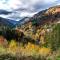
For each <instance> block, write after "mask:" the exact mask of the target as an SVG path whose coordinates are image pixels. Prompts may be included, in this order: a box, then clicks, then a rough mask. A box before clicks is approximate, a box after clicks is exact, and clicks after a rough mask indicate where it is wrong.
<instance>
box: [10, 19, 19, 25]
mask: <svg viewBox="0 0 60 60" xmlns="http://www.w3.org/2000/svg"><path fill="white" fill-rule="evenodd" d="M9 22H10V23H12V24H13V25H16V24H17V23H18V22H19V21H15V20H11V19H10V20H9Z"/></svg>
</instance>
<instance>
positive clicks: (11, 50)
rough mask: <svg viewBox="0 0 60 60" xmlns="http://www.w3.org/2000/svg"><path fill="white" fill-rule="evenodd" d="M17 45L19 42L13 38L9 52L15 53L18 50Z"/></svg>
mask: <svg viewBox="0 0 60 60" xmlns="http://www.w3.org/2000/svg"><path fill="white" fill-rule="evenodd" d="M17 47H18V46H17V42H16V41H14V40H11V42H10V43H9V47H8V50H9V52H11V53H14V52H16V50H17Z"/></svg>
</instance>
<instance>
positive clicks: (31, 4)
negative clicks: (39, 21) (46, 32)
mask: <svg viewBox="0 0 60 60" xmlns="http://www.w3.org/2000/svg"><path fill="white" fill-rule="evenodd" d="M56 5H60V0H0V9H3V10H7V11H12V12H13V13H12V14H10V15H0V16H4V17H9V18H16V17H20V18H21V17H26V16H33V15H34V14H35V13H37V12H39V11H41V10H43V9H46V8H49V7H51V6H56Z"/></svg>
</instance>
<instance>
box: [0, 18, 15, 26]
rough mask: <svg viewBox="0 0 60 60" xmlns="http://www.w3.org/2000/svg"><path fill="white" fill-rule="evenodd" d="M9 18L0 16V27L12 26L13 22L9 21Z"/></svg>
mask: <svg viewBox="0 0 60 60" xmlns="http://www.w3.org/2000/svg"><path fill="white" fill-rule="evenodd" d="M9 20H10V19H5V18H2V17H0V27H1V26H3V27H4V26H5V27H13V26H14V25H13V23H11V22H9Z"/></svg>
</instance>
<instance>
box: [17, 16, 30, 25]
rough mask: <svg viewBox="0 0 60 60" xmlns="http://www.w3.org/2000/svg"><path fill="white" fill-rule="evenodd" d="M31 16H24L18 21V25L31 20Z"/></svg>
mask: <svg viewBox="0 0 60 60" xmlns="http://www.w3.org/2000/svg"><path fill="white" fill-rule="evenodd" d="M29 18H30V17H24V18H22V19H21V20H19V21H18V22H17V24H16V25H17V26H20V25H22V24H24V23H26V22H28V21H29Z"/></svg>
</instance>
